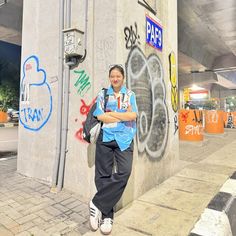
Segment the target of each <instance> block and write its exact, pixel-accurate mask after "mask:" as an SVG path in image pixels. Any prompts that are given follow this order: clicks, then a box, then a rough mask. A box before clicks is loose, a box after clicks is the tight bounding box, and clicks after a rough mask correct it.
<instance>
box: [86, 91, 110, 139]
mask: <svg viewBox="0 0 236 236" xmlns="http://www.w3.org/2000/svg"><path fill="white" fill-rule="evenodd" d="M102 90H103V91H104V110H105V109H106V105H107V100H108V96H107V89H105V88H103V89H102ZM96 107H97V103H96V102H95V103H94V104H93V105H92V107H91V108H90V110H89V113H88V115H87V118H86V120H85V122H84V124H83V139H84V140H85V141H86V142H88V143H96V141H97V138H98V135H99V133H100V130H101V125H102V122H101V121H99V120H98V119H97V117H94V116H93V112H94V111H95V110H96Z"/></svg>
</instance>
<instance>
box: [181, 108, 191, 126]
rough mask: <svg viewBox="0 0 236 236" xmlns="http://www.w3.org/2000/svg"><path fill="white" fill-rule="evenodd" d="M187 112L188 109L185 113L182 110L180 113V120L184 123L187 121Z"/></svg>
mask: <svg viewBox="0 0 236 236" xmlns="http://www.w3.org/2000/svg"><path fill="white" fill-rule="evenodd" d="M188 113H189V111H187V112H185V113H184V112H182V113H181V119H182V121H183V122H185V123H187V119H188Z"/></svg>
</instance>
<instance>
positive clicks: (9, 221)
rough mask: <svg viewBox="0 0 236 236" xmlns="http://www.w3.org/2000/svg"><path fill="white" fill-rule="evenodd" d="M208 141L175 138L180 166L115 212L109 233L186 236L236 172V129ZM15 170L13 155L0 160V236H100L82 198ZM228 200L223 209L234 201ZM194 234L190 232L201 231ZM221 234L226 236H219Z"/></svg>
mask: <svg viewBox="0 0 236 236" xmlns="http://www.w3.org/2000/svg"><path fill="white" fill-rule="evenodd" d="M207 139H208V140H206V141H204V142H203V143H201V144H192V143H186V142H180V153H181V158H180V164H181V166H182V167H183V169H182V170H181V171H180V172H178V173H177V174H176V175H175V176H173V177H171V178H169V179H168V180H166V181H165V182H164V183H162V184H161V185H159V186H157V187H156V188H153V189H151V190H150V191H148V192H147V193H145V194H144V195H143V196H141V197H140V198H139V199H137V200H135V201H134V202H132V203H131V204H129V205H128V206H126V207H125V208H124V209H122V210H120V211H119V212H117V213H116V216H115V222H114V227H113V231H112V235H113V236H114V235H115V236H136V235H137V236H139V235H140V236H145V235H146V236H147V235H153V236H155V235H157V236H188V235H189V234H190V232H191V230H192V229H193V228H194V225H195V224H196V222H197V221H198V220H199V219H200V216H201V214H202V213H203V212H204V210H205V208H206V207H207V206H208V204H209V203H210V202H211V200H212V199H213V198H214V196H221V195H219V194H218V195H216V194H217V193H218V192H219V191H223V192H225V191H226V192H227V191H228V190H229V189H231V187H230V185H229V186H228V190H222V189H221V187H222V185H223V184H224V183H225V182H226V181H227V180H228V178H229V177H230V176H231V175H232V174H233V173H234V172H235V170H236V158H235V153H236V131H235V130H232V131H231V130H229V131H227V133H226V134H224V135H219V136H210V135H209V136H208V137H207ZM15 170H16V158H10V159H9V158H8V159H6V160H5V159H3V158H1V159H0V236H8V235H17V236H27V235H28V236H33V235H34V236H44V235H45V236H46V235H47V236H57V235H58V236H59V235H69V236H79V235H85V236H90V235H91V236H96V235H101V234H100V232H99V231H97V232H95V233H94V232H90V231H89V227H88V217H89V216H88V208H87V202H85V201H83V200H82V199H81V198H80V196H78V195H76V194H74V193H70V192H68V191H65V190H63V191H62V192H60V193H58V194H53V193H50V191H49V190H50V189H49V186H47V185H46V184H44V183H42V182H39V181H36V180H35V179H31V178H27V177H24V176H21V175H19V174H17V173H16V172H15ZM224 189H227V186H226V187H225V188H224ZM230 191H231V190H230ZM230 191H229V192H230ZM235 192H236V190H235ZM231 194H234V193H231ZM224 197H225V196H222V199H223V198H224ZM217 199H218V200H217ZM230 199H231V200H230V202H231V203H232V204H230V205H229V204H228V208H227V209H228V210H230V206H231V205H232V206H234V205H235V204H233V203H234V201H232V198H230ZM233 199H234V195H233ZM216 200H217V201H215V204H217V203H219V202H221V201H220V200H221V198H220V200H219V198H216ZM223 200H225V198H224V199H223ZM208 208H209V206H208ZM234 212H236V209H235V211H234ZM231 216H232V217H233V218H232V217H231V222H235V221H236V219H235V213H234V214H233V213H232V210H231ZM210 217H211V216H209V218H208V219H207V220H208V221H207V222H208V224H209V222H210V220H211V219H210ZM213 218H214V217H213ZM223 223H224V222H223ZM216 224H218V225H220V224H222V222H220V221H218V222H217V223H216ZM200 225H202V224H200ZM216 226H217V225H216ZM221 226H222V227H223V228H226V227H227V226H224V225H221ZM215 228H217V227H215ZM196 232H197V230H196V231H195V233H194V232H192V233H191V234H190V235H191V236H198V235H200V234H197V233H196ZM208 233H209V231H208ZM210 235H214V236H217V234H211V233H209V234H204V235H202V236H210ZM223 235H225V236H230V234H218V236H223ZM231 235H233V234H231Z"/></svg>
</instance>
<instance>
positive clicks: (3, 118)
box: [0, 111, 8, 123]
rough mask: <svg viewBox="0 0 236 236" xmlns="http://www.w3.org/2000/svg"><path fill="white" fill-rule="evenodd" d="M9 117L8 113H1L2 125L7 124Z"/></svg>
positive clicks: (0, 121) (0, 120)
mask: <svg viewBox="0 0 236 236" xmlns="http://www.w3.org/2000/svg"><path fill="white" fill-rule="evenodd" d="M7 118H8V115H7V113H6V112H3V111H0V123H5V122H7Z"/></svg>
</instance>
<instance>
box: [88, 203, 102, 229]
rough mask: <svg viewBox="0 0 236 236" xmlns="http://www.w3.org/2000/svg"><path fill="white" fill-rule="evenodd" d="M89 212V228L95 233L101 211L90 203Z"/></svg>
mask: <svg viewBox="0 0 236 236" xmlns="http://www.w3.org/2000/svg"><path fill="white" fill-rule="evenodd" d="M89 212H90V217H89V220H90V228H91V230H93V231H96V230H97V229H98V227H99V223H100V219H101V216H102V213H101V211H99V209H98V208H97V207H96V206H95V205H94V204H93V202H92V201H90V202H89Z"/></svg>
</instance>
